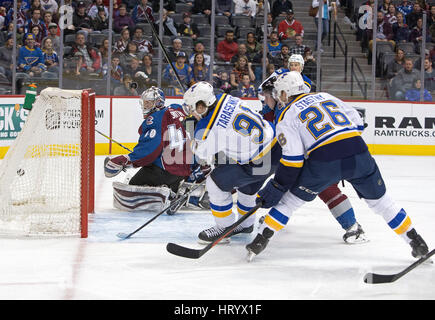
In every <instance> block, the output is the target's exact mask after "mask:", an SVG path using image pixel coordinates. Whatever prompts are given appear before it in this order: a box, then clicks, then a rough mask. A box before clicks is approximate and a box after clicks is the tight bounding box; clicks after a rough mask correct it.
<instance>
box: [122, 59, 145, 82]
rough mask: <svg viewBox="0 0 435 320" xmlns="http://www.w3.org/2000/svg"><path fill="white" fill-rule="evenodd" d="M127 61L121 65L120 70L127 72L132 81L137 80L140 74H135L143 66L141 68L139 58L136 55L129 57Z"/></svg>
mask: <svg viewBox="0 0 435 320" xmlns="http://www.w3.org/2000/svg"><path fill="white" fill-rule="evenodd" d="M129 62H130V63H129V64H127V65H125V66H123V68H122V70H123V71H124V73H128V74H129V75H131V77H132V79H133V81H134V82H138V80H139V78H140V75H139V74H138V75H137V76H136V74H137V73H138V72H143V68H141V65H140V62H141V60H140V59H138V58H137V57H132V58H131V59H129Z"/></svg>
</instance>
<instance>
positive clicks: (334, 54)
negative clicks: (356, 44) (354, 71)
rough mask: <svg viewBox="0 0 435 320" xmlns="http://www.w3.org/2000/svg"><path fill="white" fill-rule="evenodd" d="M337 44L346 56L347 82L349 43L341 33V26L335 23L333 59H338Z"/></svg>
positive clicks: (345, 74) (345, 77)
mask: <svg viewBox="0 0 435 320" xmlns="http://www.w3.org/2000/svg"><path fill="white" fill-rule="evenodd" d="M337 30H338V33H339V34H340V35H341V37H342V41H343V43H344V46H343V44H342V43H341V41H340V39H338V36H337ZM337 44H338V46H339V47H340V49H341V52H342V53H343V55H344V81H345V82H347V56H348V49H347V41H346V38H345V37H344V34H343V32H342V31H341V28H340V26H339V25H338V24H337V22H336V21H334V48H333V57H334V58H335V57H336V51H337V49H336V48H337Z"/></svg>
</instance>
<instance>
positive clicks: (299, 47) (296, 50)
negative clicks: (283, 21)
mask: <svg viewBox="0 0 435 320" xmlns="http://www.w3.org/2000/svg"><path fill="white" fill-rule="evenodd" d="M303 42H304V38H303V37H302V36H301V35H300V34H297V35H296V36H295V46H293V47H291V48H290V55H292V54H300V55H301V56H303V55H304V53H305V50H306V49H307V48H308V47H307V46H306V45H305V44H304V43H303Z"/></svg>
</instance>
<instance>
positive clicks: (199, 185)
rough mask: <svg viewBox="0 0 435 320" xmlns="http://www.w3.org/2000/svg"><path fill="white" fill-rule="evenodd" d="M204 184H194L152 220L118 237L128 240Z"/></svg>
mask: <svg viewBox="0 0 435 320" xmlns="http://www.w3.org/2000/svg"><path fill="white" fill-rule="evenodd" d="M209 174H210V173H208V174H207V175H205V176H204V177H203V179H206V178H207V177H208V175H209ZM201 186H202V184H201V183H198V184H197V185H192V187H191V188H190V189H189V190H188V191H187V192H186V193H185V194H184V195H183V196H181V197H179V198H178V199H176V200H174V201H172V203H171V204H170V205H169V206H168V207H167V208H165V209H163V210H162V211H160V212H159V213H158V214H156V215H155V216H154V217H152V218H151V219H150V220H148V221H147V222H145V223H144V224H143V225H141V226H140V227H139V228H137V229H136V230H134V231H133V232H131V233H129V234H127V233H123V232H120V233H118V234H117V235H116V236H117V237H118V238H120V239H121V240H126V239H128V238H130V237H131V236H132V235H134V234H135V233H137V232H139V231H140V230H142V229H143V228H145V227H146V226H147V225H149V224H150V223H151V222H153V221H154V220H156V219H157V218H158V217H160V216H161V215H162V214H164V213H165V212H167V211H168V210H170V209H172V208H177V209H178V208H179V207H181V205H180V204H183V202H184V201H186V200H187V199H188V197H189V196H190V194H191V193H192V192H193V191H195V190H196V189H198V188H199V187H201Z"/></svg>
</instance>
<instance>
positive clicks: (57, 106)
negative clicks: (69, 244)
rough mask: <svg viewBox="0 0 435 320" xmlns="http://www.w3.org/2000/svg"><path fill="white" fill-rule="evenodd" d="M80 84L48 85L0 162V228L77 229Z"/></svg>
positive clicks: (48, 232)
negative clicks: (75, 87) (67, 87)
mask: <svg viewBox="0 0 435 320" xmlns="http://www.w3.org/2000/svg"><path fill="white" fill-rule="evenodd" d="M81 93H82V91H81V90H61V89H56V88H47V89H44V90H43V91H41V94H40V95H39V96H38V97H37V98H36V101H35V103H34V104H33V108H32V110H31V111H30V113H29V115H28V117H27V120H26V122H25V125H24V127H23V129H22V130H21V132H20V134H19V135H18V137H17V138H16V139H15V140H14V143H13V145H12V146H11V147H10V149H9V151H8V153H7V154H6V156H5V159H4V160H3V161H2V162H1V163H0V234H2V235H13V236H69V235H71V236H74V235H80V181H81V171H80V170H81V161H80V160H81V157H80V155H81V152H80V135H81V131H80V123H81Z"/></svg>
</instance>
